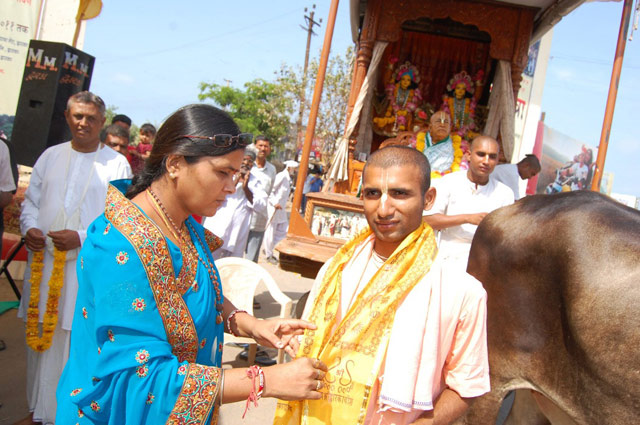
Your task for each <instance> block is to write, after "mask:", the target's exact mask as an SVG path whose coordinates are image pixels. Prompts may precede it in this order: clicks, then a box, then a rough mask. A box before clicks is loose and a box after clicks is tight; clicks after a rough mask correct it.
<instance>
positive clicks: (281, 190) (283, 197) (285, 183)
mask: <svg viewBox="0 0 640 425" xmlns="http://www.w3.org/2000/svg"><path fill="white" fill-rule="evenodd" d="M297 167H298V163H297V162H295V161H285V162H284V169H283V170H282V171H280V172H279V173H278V174H276V180H275V183H274V184H273V190H272V191H271V195H269V202H268V204H267V216H268V217H269V218H268V221H267V229H266V230H265V232H264V244H263V246H264V253H265V255H266V257H267V261H268V262H270V263H272V264H278V259H277V258H276V257H275V255H273V249H274V248H275V246H276V245H277V244H278V242H280V241H281V240H282V239H284V238H285V236H287V229H289V218H288V217H287V211H286V207H287V201H288V200H289V195H290V194H291V174H292V173H293V170H294V169H296V168H297Z"/></svg>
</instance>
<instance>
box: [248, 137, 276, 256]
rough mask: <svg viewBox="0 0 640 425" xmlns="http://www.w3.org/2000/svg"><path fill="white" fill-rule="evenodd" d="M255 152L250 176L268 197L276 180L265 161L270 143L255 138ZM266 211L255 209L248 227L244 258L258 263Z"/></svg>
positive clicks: (269, 150) (266, 140) (271, 166)
mask: <svg viewBox="0 0 640 425" xmlns="http://www.w3.org/2000/svg"><path fill="white" fill-rule="evenodd" d="M253 146H254V148H255V149H256V151H257V154H256V163H255V165H254V166H253V168H252V169H251V175H252V176H253V177H255V178H256V179H257V180H260V181H261V182H262V185H261V187H262V188H263V189H262V190H263V191H264V193H265V195H266V196H267V197H269V195H270V194H271V189H272V188H273V183H274V182H275V179H276V167H274V166H273V164H272V163H270V162H269V161H267V158H268V157H269V155H270V154H271V142H270V141H269V139H267V138H266V137H265V136H257V137H256V142H255V144H254V145H253ZM267 219H268V217H267V210H266V208H265V209H264V210H263V209H261V208H260V209H255V208H254V210H253V212H252V214H251V224H250V227H249V237H248V238H247V249H246V258H248V259H249V260H251V261H253V262H254V263H257V262H258V257H259V256H260V247H261V246H262V240H263V239H264V231H265V229H266V228H267Z"/></svg>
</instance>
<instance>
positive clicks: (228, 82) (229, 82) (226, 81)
mask: <svg viewBox="0 0 640 425" xmlns="http://www.w3.org/2000/svg"><path fill="white" fill-rule="evenodd" d="M224 82H225V83H227V87H229V84H231V83H233V81H231V80H227V79H226V78H224Z"/></svg>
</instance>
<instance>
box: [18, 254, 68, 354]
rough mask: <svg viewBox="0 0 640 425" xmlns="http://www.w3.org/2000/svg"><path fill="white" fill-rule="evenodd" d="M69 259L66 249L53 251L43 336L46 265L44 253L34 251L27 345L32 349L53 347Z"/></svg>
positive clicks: (41, 350) (41, 349)
mask: <svg viewBox="0 0 640 425" xmlns="http://www.w3.org/2000/svg"><path fill="white" fill-rule="evenodd" d="M66 259H67V252H66V251H59V250H58V249H57V248H54V251H53V270H52V271H51V278H50V279H49V294H48V295H47V309H46V310H45V313H44V319H43V320H42V336H40V335H39V332H38V322H39V321H40V310H39V308H38V305H39V303H40V283H41V282H42V269H43V267H44V253H43V252H42V251H38V252H34V253H33V259H32V261H31V294H30V296H29V308H28V309H27V345H28V346H29V347H31V349H32V350H34V351H37V352H40V353H42V352H43V351H47V350H48V349H49V347H51V340H52V339H53V332H54V330H55V328H56V324H57V323H58V302H59V301H60V292H61V291H62V285H63V283H64V264H65V262H66Z"/></svg>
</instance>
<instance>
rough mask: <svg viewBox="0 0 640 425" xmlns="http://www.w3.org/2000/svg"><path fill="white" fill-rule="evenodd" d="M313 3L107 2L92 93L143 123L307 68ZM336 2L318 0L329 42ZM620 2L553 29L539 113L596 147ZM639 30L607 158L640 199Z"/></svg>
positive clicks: (342, 44) (623, 186)
mask: <svg viewBox="0 0 640 425" xmlns="http://www.w3.org/2000/svg"><path fill="white" fill-rule="evenodd" d="M312 4H313V3H312V2H311V1H309V2H305V1H299V0H270V1H268V2H266V1H252V2H248V1H235V2H228V1H220V0H215V1H214V0H201V1H200V0H198V1H195V0H192V1H188V2H187V1H183V2H175V1H167V0H155V1H151V0H138V1H135V2H131V1H125V0H109V1H105V2H103V9H102V13H101V14H100V16H99V17H97V18H95V19H92V20H90V21H88V22H87V32H86V37H85V44H84V49H83V50H84V51H86V52H87V53H89V54H92V55H93V56H95V57H96V65H95V69H94V72H93V77H92V83H91V90H92V91H94V92H95V93H97V94H99V95H100V96H102V97H103V98H104V99H105V101H106V103H107V104H108V105H113V106H116V107H118V112H120V113H124V114H127V115H129V116H130V117H131V118H132V119H133V120H134V122H135V123H136V124H137V125H141V124H143V123H144V122H152V123H154V124H159V123H160V122H162V120H163V119H164V118H165V117H166V116H168V115H169V114H170V113H171V112H173V111H174V110H175V109H177V108H179V107H180V106H183V105H185V104H188V103H193V102H197V101H198V98H197V96H198V93H199V89H198V86H199V83H200V82H203V81H204V82H209V83H218V84H226V82H225V79H228V80H231V83H230V84H231V85H232V86H235V87H242V85H243V84H244V83H245V82H247V81H250V80H253V79H254V78H264V79H267V80H268V79H271V78H272V76H273V73H274V72H275V71H277V70H278V69H279V68H280V65H281V64H282V63H283V62H286V63H288V64H290V65H294V64H302V62H303V61H304V52H305V45H306V32H305V31H303V30H302V29H301V28H300V25H302V24H304V21H303V15H304V8H305V7H309V8H310V7H311V5H312ZM329 4H330V1H329V0H324V1H317V2H316V19H319V18H322V19H323V23H322V26H321V28H320V29H319V30H316V32H317V33H318V36H316V37H314V38H313V41H312V47H311V51H312V54H317V53H318V52H319V50H320V48H321V46H322V41H323V39H324V31H325V24H326V21H327V17H328V13H329ZM348 6H349V2H348V1H347V0H342V1H341V2H340V6H339V9H338V17H337V21H336V27H335V31H334V37H333V43H332V49H331V50H332V52H339V53H343V52H344V51H345V50H346V48H347V47H348V46H349V45H351V44H352V41H351V31H350V24H349V10H348ZM621 12H622V3H618V2H616V3H613V2H605V3H597V2H596V3H587V4H584V5H583V6H581V7H580V8H579V9H577V10H576V11H574V12H572V13H571V14H570V15H569V16H567V17H565V18H564V19H563V20H562V21H561V22H560V23H559V24H558V25H556V27H555V29H554V37H553V41H552V46H551V59H550V61H549V66H548V69H547V80H546V84H545V89H544V97H543V102H542V110H543V111H544V112H546V119H545V122H546V124H547V125H549V126H551V127H553V128H554V129H556V130H558V131H561V132H563V133H565V134H567V135H570V136H572V137H573V138H576V139H579V140H582V141H583V142H585V143H586V144H589V145H592V146H596V145H597V144H598V143H599V139H600V132H601V129H602V121H603V117H604V109H605V103H606V98H607V92H608V88H609V80H610V77H611V69H612V64H613V57H614V52H615V45H616V40H617V34H618V28H619V25H620V16H621ZM639 70H640V33H638V34H636V37H635V41H632V42H627V50H626V53H625V60H624V65H623V69H622V76H621V79H620V86H619V95H618V102H617V105H616V110H615V115H614V120H613V127H612V131H611V138H610V143H609V149H608V154H607V162H606V164H605V170H606V171H613V172H614V173H615V178H614V185H613V190H614V192H620V193H628V194H632V195H636V196H640V185H639V184H638V183H637V182H636V181H637V180H638V178H639V177H640V166H638V157H639V156H640V136H639V132H638V130H637V129H636V124H637V123H638V121H639V113H638V111H640V97H638V93H639V92H640V72H639Z"/></svg>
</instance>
